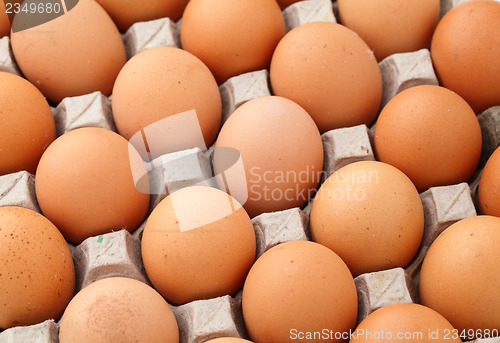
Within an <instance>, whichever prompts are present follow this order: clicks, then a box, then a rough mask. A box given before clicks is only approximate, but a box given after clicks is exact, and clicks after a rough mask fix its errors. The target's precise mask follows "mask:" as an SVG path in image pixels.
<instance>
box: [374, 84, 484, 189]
mask: <svg viewBox="0 0 500 343" xmlns="http://www.w3.org/2000/svg"><path fill="white" fill-rule="evenodd" d="M374 147H375V154H376V157H377V159H378V160H379V161H382V162H386V163H389V164H391V165H393V166H395V167H396V168H398V169H400V170H401V171H403V172H404V173H405V174H406V175H407V176H408V177H409V178H410V179H411V180H412V181H413V183H414V184H415V186H416V187H417V189H418V191H419V192H423V191H425V190H426V189H428V188H429V187H434V186H446V185H453V184H458V183H461V182H466V181H468V180H469V179H470V178H471V177H472V174H473V173H474V171H475V170H476V167H477V165H478V162H479V158H480V155H481V148H482V137H481V128H480V127H479V122H478V120H477V118H476V116H475V114H474V111H473V110H472V109H471V108H470V106H469V105H468V104H467V103H466V102H465V100H464V99H462V98H461V97H460V96H459V95H457V94H456V93H454V92H452V91H450V90H448V89H446V88H443V87H439V86H427V85H426V86H416V87H412V88H409V89H407V90H405V91H403V92H401V93H399V94H397V95H396V96H395V97H394V98H392V99H391V100H390V101H389V103H388V104H387V105H386V106H385V107H384V109H383V110H382V112H381V113H380V116H379V118H378V120H377V123H376V126H375V132H374Z"/></svg>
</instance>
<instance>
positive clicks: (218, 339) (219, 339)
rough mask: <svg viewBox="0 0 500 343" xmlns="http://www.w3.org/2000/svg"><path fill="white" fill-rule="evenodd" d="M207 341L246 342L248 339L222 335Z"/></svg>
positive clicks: (215, 342) (218, 342)
mask: <svg viewBox="0 0 500 343" xmlns="http://www.w3.org/2000/svg"><path fill="white" fill-rule="evenodd" d="M207 342H210V343H245V342H247V343H248V342H250V341H247V340H246V339H243V338H236V337H223V338H216V339H211V340H209V341H207ZM250 343H251V342H250Z"/></svg>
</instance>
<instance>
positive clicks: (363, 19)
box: [337, 0, 440, 61]
mask: <svg viewBox="0 0 500 343" xmlns="http://www.w3.org/2000/svg"><path fill="white" fill-rule="evenodd" d="M337 3H338V8H339V9H338V10H339V17H340V21H341V23H342V24H343V25H345V26H347V27H348V28H350V29H351V30H353V31H355V32H356V33H358V34H359V35H360V36H361V38H363V40H364V41H365V42H366V43H367V44H368V45H369V46H370V48H372V49H373V53H374V54H375V56H376V57H377V60H379V61H380V60H382V59H384V58H385V57H387V56H389V55H392V54H394V53H401V52H411V51H417V50H420V49H424V48H427V49H428V48H429V47H430V44H431V38H432V34H433V33H434V29H435V27H436V25H437V23H438V21H439V10H440V1H439V0H419V1H407V0H358V1H352V0H339V1H338V2H337Z"/></svg>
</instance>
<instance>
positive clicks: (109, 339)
mask: <svg viewBox="0 0 500 343" xmlns="http://www.w3.org/2000/svg"><path fill="white" fill-rule="evenodd" d="M59 342H60V343H88V342H93V343H119V342H120V343H121V342H135V343H156V342H158V343H159V342H164V343H178V342H179V329H178V327H177V323H176V321H175V317H174V314H173V312H172V310H171V309H170V307H169V305H168V303H167V302H166V301H165V299H163V298H162V297H161V295H160V294H158V292H156V291H155V290H154V289H153V288H151V287H150V286H148V285H146V284H144V283H142V282H140V281H137V280H134V279H129V278H124V277H111V278H107V279H102V280H99V281H96V282H94V283H92V284H90V285H89V286H87V287H85V288H84V289H82V290H81V291H80V292H79V293H78V294H77V295H76V296H75V297H74V298H73V299H72V300H71V302H70V303H69V305H68V307H67V308H66V311H64V314H63V316H62V318H61V326H60V331H59Z"/></svg>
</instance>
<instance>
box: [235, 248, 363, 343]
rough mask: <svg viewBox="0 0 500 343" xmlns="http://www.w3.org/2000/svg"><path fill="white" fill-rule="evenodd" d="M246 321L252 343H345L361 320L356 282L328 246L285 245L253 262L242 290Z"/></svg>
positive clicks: (269, 251) (273, 249)
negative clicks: (314, 336)
mask: <svg viewBox="0 0 500 343" xmlns="http://www.w3.org/2000/svg"><path fill="white" fill-rule="evenodd" d="M242 306H243V317H244V319H245V324H246V327H247V329H248V333H249V334H250V337H251V338H252V341H253V342H256V343H261V342H280V343H281V342H283V343H284V342H306V341H312V339H311V338H309V337H308V336H306V334H307V333H308V332H321V333H324V334H325V336H321V337H317V339H315V340H314V342H345V341H346V340H345V339H343V337H340V339H336V338H338V337H335V334H339V333H340V334H348V333H349V330H352V329H353V328H354V325H355V324H356V317H357V308H358V307H357V306H358V301H357V294H356V287H355V285H354V280H353V279H352V276H351V273H350V272H349V269H348V268H347V266H346V265H345V263H344V262H343V261H342V260H341V259H340V257H338V256H337V255H336V254H335V253H334V252H332V251H331V250H329V249H328V248H326V247H324V246H322V245H320V244H317V243H313V242H308V241H291V242H286V243H282V244H280V245H278V246H275V247H273V248H271V249H270V250H268V251H267V252H265V253H264V254H263V255H262V256H261V257H259V259H258V260H257V261H256V262H255V264H254V265H253V267H252V269H251V270H250V273H249V274H248V277H247V279H246V281H245V286H244V287H243V305H242Z"/></svg>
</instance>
